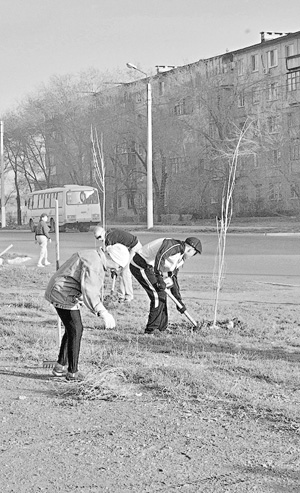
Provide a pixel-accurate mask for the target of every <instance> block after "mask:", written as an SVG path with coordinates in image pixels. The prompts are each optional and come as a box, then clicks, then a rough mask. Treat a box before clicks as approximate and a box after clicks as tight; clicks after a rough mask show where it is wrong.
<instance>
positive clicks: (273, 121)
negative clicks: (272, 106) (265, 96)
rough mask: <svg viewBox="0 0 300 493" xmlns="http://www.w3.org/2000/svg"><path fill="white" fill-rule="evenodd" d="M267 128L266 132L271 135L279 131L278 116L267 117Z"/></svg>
mask: <svg viewBox="0 0 300 493" xmlns="http://www.w3.org/2000/svg"><path fill="white" fill-rule="evenodd" d="M267 128H268V131H269V132H270V133H271V134H272V133H277V132H278V130H279V119H278V116H268V118H267Z"/></svg>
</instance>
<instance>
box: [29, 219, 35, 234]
mask: <svg viewBox="0 0 300 493" xmlns="http://www.w3.org/2000/svg"><path fill="white" fill-rule="evenodd" d="M29 227H30V231H31V232H32V233H34V232H35V225H34V222H33V220H32V219H30V221H29Z"/></svg>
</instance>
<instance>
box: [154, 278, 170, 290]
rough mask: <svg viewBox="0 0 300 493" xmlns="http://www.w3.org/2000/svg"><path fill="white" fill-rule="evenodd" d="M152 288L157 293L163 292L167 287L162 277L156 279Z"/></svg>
mask: <svg viewBox="0 0 300 493" xmlns="http://www.w3.org/2000/svg"><path fill="white" fill-rule="evenodd" d="M154 287H155V289H156V291H157V292H159V291H164V290H165V289H166V287H167V286H166V283H165V281H164V279H163V277H162V276H157V277H156V283H155V284H154Z"/></svg>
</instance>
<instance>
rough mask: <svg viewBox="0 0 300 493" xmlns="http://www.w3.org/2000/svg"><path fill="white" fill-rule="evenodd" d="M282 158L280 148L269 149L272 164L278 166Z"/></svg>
mask: <svg viewBox="0 0 300 493" xmlns="http://www.w3.org/2000/svg"><path fill="white" fill-rule="evenodd" d="M279 159H280V151H278V149H272V150H271V151H269V162H270V164H271V166H278V164H279Z"/></svg>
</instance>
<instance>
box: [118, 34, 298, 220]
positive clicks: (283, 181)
mask: <svg viewBox="0 0 300 493" xmlns="http://www.w3.org/2000/svg"><path fill="white" fill-rule="evenodd" d="M149 81H150V83H151V85H152V94H153V149H154V154H153V162H154V169H155V176H154V179H155V180H156V184H155V186H154V193H155V197H154V201H155V203H156V209H159V212H160V214H170V213H178V214H184V213H193V214H194V216H195V217H197V216H199V217H209V216H214V215H215V214H217V213H218V211H219V208H220V199H221V194H222V190H223V187H224V184H225V183H226V170H227V169H228V160H229V159H230V152H231V151H230V146H232V145H233V143H234V136H235V135H237V134H238V133H239V130H240V129H241V128H243V126H244V125H246V127H247V128H248V127H249V128H248V131H247V132H246V135H245V141H244V145H243V150H242V152H241V155H240V156H239V163H238V173H237V182H236V188H235V197H234V201H235V213H236V214H240V215H261V214H273V213H274V214H285V213H290V214H292V213H297V212H298V211H299V206H300V204H299V198H300V31H298V32H295V33H270V32H262V33H260V42H259V43H257V44H255V45H252V46H248V47H245V48H242V49H239V50H235V51H232V52H226V53H224V54H222V55H219V56H215V57H212V58H209V59H201V60H198V61H196V62H195V63H192V64H189V65H184V66H182V67H171V68H164V70H160V69H159V67H158V72H157V74H156V75H155V76H153V77H151V78H148V79H142V80H140V81H136V82H134V83H129V84H126V85H123V86H121V87H120V88H119V89H118V101H119V104H118V108H119V111H120V112H121V113H122V114H123V116H124V118H125V119H126V121H127V126H126V128H125V127H123V134H122V135H121V134H120V133H119V135H118V142H116V143H115V147H116V155H118V159H122V163H123V174H124V166H125V169H126V162H127V166H129V168H130V176H131V184H129V187H128V189H126V186H125V187H124V186H123V190H122V191H121V190H120V192H117V194H118V201H119V202H118V203H119V206H120V208H121V209H122V215H127V214H128V213H131V214H132V210H133V206H134V207H135V213H136V207H137V208H140V209H141V208H143V207H144V205H145V194H146V189H145V180H144V179H143V178H142V176H144V175H143V174H141V172H142V171H143V170H144V171H145V167H143V163H144V160H145V156H146V151H147V149H146V140H145V138H146V120H145V114H146V109H147V108H146V84H145V83H146V82H149ZM120 149H121V151H120ZM136 149H138V151H137V150H136ZM231 150H232V148H231ZM123 181H124V180H123ZM123 185H124V183H123ZM135 195H136V196H137V197H138V201H137V202H136V205H134V204H135ZM158 201H160V203H158ZM130 211H131V212H130Z"/></svg>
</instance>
